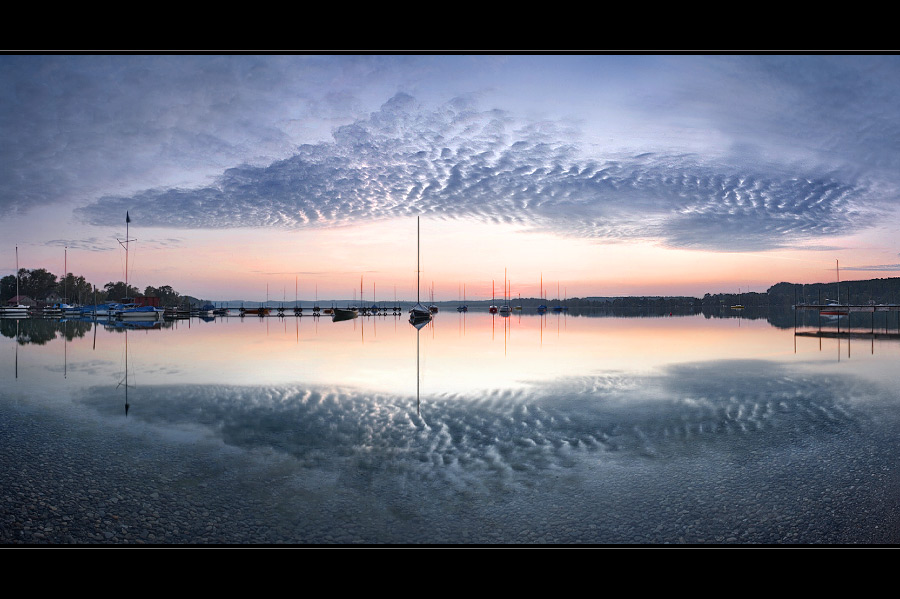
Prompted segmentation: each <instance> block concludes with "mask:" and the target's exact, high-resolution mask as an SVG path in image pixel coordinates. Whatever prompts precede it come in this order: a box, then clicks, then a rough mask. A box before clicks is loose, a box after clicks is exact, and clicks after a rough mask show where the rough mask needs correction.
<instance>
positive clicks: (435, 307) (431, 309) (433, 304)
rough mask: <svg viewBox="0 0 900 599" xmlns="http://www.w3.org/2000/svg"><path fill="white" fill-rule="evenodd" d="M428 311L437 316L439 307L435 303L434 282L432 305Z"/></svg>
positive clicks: (432, 285)
mask: <svg viewBox="0 0 900 599" xmlns="http://www.w3.org/2000/svg"><path fill="white" fill-rule="evenodd" d="M428 311H429V312H431V313H432V314H437V312H438V306H437V304H436V303H434V281H432V282H431V304H429V306H428Z"/></svg>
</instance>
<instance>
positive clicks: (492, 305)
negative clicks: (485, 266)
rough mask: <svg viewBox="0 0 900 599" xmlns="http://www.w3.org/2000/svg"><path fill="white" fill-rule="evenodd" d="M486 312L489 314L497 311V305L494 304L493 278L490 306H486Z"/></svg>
mask: <svg viewBox="0 0 900 599" xmlns="http://www.w3.org/2000/svg"><path fill="white" fill-rule="evenodd" d="M488 312H490V313H491V314H496V313H497V306H495V305H494V280H493V279H491V307H490V308H488Z"/></svg>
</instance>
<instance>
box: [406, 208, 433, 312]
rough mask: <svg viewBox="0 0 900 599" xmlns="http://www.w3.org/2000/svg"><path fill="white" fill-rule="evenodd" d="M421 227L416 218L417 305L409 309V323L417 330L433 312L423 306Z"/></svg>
mask: <svg viewBox="0 0 900 599" xmlns="http://www.w3.org/2000/svg"><path fill="white" fill-rule="evenodd" d="M421 233H422V231H421V226H420V224H419V217H418V216H417V217H416V305H415V306H413V307H412V308H410V309H409V323H410V324H411V325H413V326H414V327H416V328H417V329H421V328H422V327H423V326H425V325H426V324H427V323H428V321H430V320H431V318H432V315H431V310H429V309H428V308H426V307H425V306H423V305H422V301H421V297H420V294H421V286H422V285H421V273H422V271H421V263H422V255H421V254H422V249H421V242H422V240H421V237H422V235H421Z"/></svg>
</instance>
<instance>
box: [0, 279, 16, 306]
mask: <svg viewBox="0 0 900 599" xmlns="http://www.w3.org/2000/svg"><path fill="white" fill-rule="evenodd" d="M15 294H16V275H6V276H5V277H3V278H2V279H0V302H2V303H3V304H5V303H6V302H7V300H9V298H11V297H13V296H14V295H15Z"/></svg>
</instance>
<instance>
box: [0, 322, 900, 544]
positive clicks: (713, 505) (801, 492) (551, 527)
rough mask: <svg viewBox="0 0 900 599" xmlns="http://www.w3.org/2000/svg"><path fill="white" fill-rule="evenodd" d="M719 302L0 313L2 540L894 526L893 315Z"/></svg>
mask: <svg viewBox="0 0 900 599" xmlns="http://www.w3.org/2000/svg"><path fill="white" fill-rule="evenodd" d="M722 316H726V317H718V315H714V316H710V315H699V314H697V315H684V316H668V315H665V316H653V317H648V316H611V315H606V314H603V315H575V314H559V315H558V314H553V313H551V314H546V315H536V314H530V313H524V314H517V313H514V314H513V315H512V316H510V317H508V318H503V317H500V316H492V315H490V314H488V313H486V312H474V311H473V312H469V313H465V314H459V313H456V312H441V313H439V314H438V315H437V316H436V317H435V319H434V320H433V322H432V323H430V324H429V325H427V326H426V327H425V328H423V329H422V330H421V331H417V330H416V329H415V328H413V327H412V326H410V324H409V323H408V322H407V321H406V320H405V319H404V318H402V317H394V316H391V315H388V316H362V317H360V318H359V319H355V320H349V321H343V322H332V321H331V320H330V319H329V318H326V317H321V318H314V317H312V316H303V317H300V318H297V317H294V316H293V315H291V316H286V317H276V316H270V317H266V318H262V317H258V316H252V317H251V316H248V317H244V318H240V317H237V316H231V317H219V318H216V319H215V320H212V321H209V322H207V321H204V320H200V319H197V318H193V319H190V320H180V321H174V322H166V323H164V324H163V325H162V326H161V327H160V328H157V329H151V330H135V329H131V330H127V329H123V328H115V327H111V326H105V325H102V324H99V325H98V324H96V323H90V322H87V323H85V322H74V321H69V322H57V321H49V320H22V321H11V320H3V321H2V322H0V326H2V329H0V331H2V334H3V336H2V337H0V422H2V424H3V427H4V428H3V432H4V434H3V438H4V441H3V443H2V445H0V447H2V450H3V452H4V453H5V454H6V460H7V461H9V460H10V459H12V460H15V459H16V452H17V451H19V449H17V447H24V446H25V445H26V444H28V443H29V440H34V439H38V438H41V439H43V438H42V437H41V432H42V431H52V434H50V435H49V437H50V438H49V439H48V440H46V441H44V440H42V441H41V443H47V444H52V445H53V446H54V450H53V454H54V455H55V456H56V457H55V458H54V469H52V470H53V474H52V475H50V479H48V480H51V479H52V482H53V484H50V483H49V482H48V483H47V484H46V486H47V487H48V489H49V488H51V487H52V489H53V491H50V490H48V491H47V493H48V495H51V494H56V495H59V494H63V495H65V494H66V493H71V494H75V495H72V496H74V497H76V499H69V503H70V504H72V503H76V504H79V505H80V504H82V503H90V501H91V494H90V489H91V488H94V487H97V489H98V491H97V494H96V495H100V496H102V498H103V500H104V501H105V503H104V508H103V509H102V510H95V511H102V512H103V514H102V515H101V516H97V517H96V518H94V515H95V514H94V512H91V514H92V515H91V518H93V519H90V518H88V517H86V516H84V515H83V514H82V512H81V511H77V513H75V514H70V516H69V517H70V519H69V520H68V521H65V520H63V521H54V522H49V523H46V525H45V523H44V522H43V521H42V520H43V519H47V520H54V519H55V518H57V514H56V513H55V512H54V510H50V511H47V512H46V513H44V512H42V511H41V510H40V508H39V507H35V508H34V511H33V512H28V509H29V508H27V507H19V505H18V503H16V505H17V507H16V511H15V513H13V510H12V509H11V508H8V509H7V510H6V512H7V513H5V514H4V527H3V532H4V534H5V535H6V538H4V541H5V542H18V541H21V539H24V540H25V542H76V543H93V542H109V543H117V542H149V543H280V542H284V543H442V544H443V543H591V544H595V543H600V544H614V543H641V544H644V543H653V544H658V543H691V544H693V543H716V544H718V543H766V544H769V543H829V544H832V543H895V542H897V540H898V538H900V529H898V527H897V523H896V522H895V519H896V516H895V515H894V514H895V513H896V512H897V509H896V508H897V506H898V498H900V489H898V487H897V481H898V480H900V479H898V472H900V469H898V466H897V463H896V458H895V456H896V455H897V450H898V445H900V436H898V435H897V433H898V430H900V428H898V426H900V422H898V419H897V415H896V414H897V408H898V404H900V393H898V391H897V385H896V381H897V375H896V364H897V363H898V359H900V340H898V335H897V329H896V324H895V323H894V321H893V320H891V319H890V317H888V319H887V320H886V321H885V322H884V324H881V322H879V323H878V324H877V325H876V323H875V322H874V321H873V322H872V326H871V331H870V330H869V329H867V328H866V327H867V326H868V321H865V322H860V323H856V329H857V331H858V332H860V333H865V334H862V335H859V336H854V337H850V338H847V337H843V336H842V337H839V338H828V337H820V336H813V337H807V336H803V335H802V334H801V335H798V334H797V333H798V332H799V333H817V332H818V330H819V328H820V327H822V323H820V322H812V321H809V320H808V318H807V323H806V325H805V326H802V327H801V326H798V327H797V328H795V327H794V326H791V325H792V321H791V319H792V318H793V317H794V316H793V315H787V316H781V317H779V319H773V318H769V319H766V318H764V317H763V318H744V317H740V318H739V317H734V316H735V315H734V314H731V313H727V314H723V315H722ZM773 322H774V323H775V324H772V323H773ZM785 323H787V324H785ZM837 326H838V325H837V323H833V324H826V325H825V326H824V327H823V330H825V331H837ZM842 327H843V328H842V330H843V331H844V332H846V330H847V324H846V323H844V324H843V325H842ZM872 333H875V334H874V335H873V334H872ZM59 431H62V433H60V432H59ZM14 439H19V441H18V443H19V445H17V442H16V441H14ZM29 446H30V445H29ZM60 464H67V465H66V466H65V467H66V468H67V469H68V470H66V473H65V474H63V475H60V474H59V473H58V468H60V467H61V466H60ZM84 464H91V466H90V468H91V469H90V477H89V479H88V478H87V476H86V475H85V474H84V472H82V471H81V470H83V469H85V468H86V467H85V466H83V465H84ZM48 469H49V468H48ZM25 470H26V468H25V466H23V467H22V472H21V473H19V475H21V476H35V470H37V471H40V464H34V465H31V466H29V469H28V471H27V472H26V471H25ZM15 475H16V473H9V472H8V473H7V476H10V477H12V476H15ZM114 478H115V480H116V485H118V486H117V487H116V488H117V489H120V490H118V491H115V492H113V491H108V490H107V489H106V487H105V486H104V484H105V482H108V483H109V484H110V485H111V484H112V481H113V479H114ZM122 481H125V482H122ZM122 488H124V489H127V492H123V491H121V489H122ZM7 493H10V492H9V491H7ZM78 493H83V494H84V496H83V497H82V495H78ZM113 493H115V494H116V495H115V497H116V500H115V501H114V502H113V504H112V505H114V506H125V505H133V506H134V509H132V510H130V511H129V512H128V514H125V513H124V510H123V513H121V514H116V517H115V518H111V517H110V516H109V515H108V514H109V513H110V512H111V511H115V508H112V507H110V503H109V502H108V499H109V496H110V495H112V494H113ZM66 496H67V497H68V495H66ZM8 499H9V502H8V503H7V504H6V505H8V506H9V505H12V503H15V501H13V500H16V501H17V499H16V498H15V497H10V498H8ZM46 501H47V502H52V501H57V502H60V503H64V502H65V499H61V498H59V497H49V498H47V499H46ZM73 509H75V508H70V511H71V510H73ZM79 509H81V508H79ZM83 509H88V508H83ZM167 510H170V512H171V513H170V512H167ZM185 510H188V511H187V512H185ZM55 511H56V512H58V511H60V510H59V509H57V510H55ZM134 512H137V515H136V514H135V513H134ZM185 513H187V514H189V515H188V516H184V514H185ZM126 519H127V520H128V522H129V523H128V525H124V524H122V522H124V521H125V520H126ZM76 522H78V523H80V524H77V525H76ZM91 526H97V527H100V528H104V527H105V529H104V531H103V532H102V533H98V532H96V531H89V530H88V529H89V528H91ZM142 528H144V529H145V530H136V529H142ZM23 529H24V532H23ZM125 529H127V530H125ZM35 530H39V531H40V530H43V531H45V532H44V533H37V535H36V536H35V533H34V531H35ZM60 531H64V533H65V534H64V536H62V537H59V536H54V535H58V534H59V533H60ZM173 531H175V532H174V533H173ZM27 534H31V535H32V536H30V537H29V536H25V535H27ZM16 535H19V536H16Z"/></svg>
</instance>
